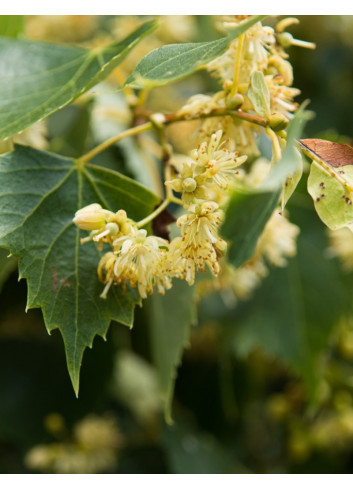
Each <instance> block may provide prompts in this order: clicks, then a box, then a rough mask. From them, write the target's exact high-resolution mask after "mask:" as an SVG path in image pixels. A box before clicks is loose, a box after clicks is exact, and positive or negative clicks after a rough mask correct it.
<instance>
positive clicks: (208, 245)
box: [74, 17, 314, 298]
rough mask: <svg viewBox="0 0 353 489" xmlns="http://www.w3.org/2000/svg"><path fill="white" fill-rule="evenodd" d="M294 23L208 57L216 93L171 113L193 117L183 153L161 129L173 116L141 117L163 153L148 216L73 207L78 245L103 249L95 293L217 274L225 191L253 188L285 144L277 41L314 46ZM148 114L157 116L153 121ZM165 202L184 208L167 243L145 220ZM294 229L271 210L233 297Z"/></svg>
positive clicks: (290, 242) (286, 95) (249, 34)
mask: <svg viewBox="0 0 353 489" xmlns="http://www.w3.org/2000/svg"><path fill="white" fill-rule="evenodd" d="M243 20H244V17H234V18H232V19H226V20H225V22H224V23H223V27H224V28H226V29H229V28H234V26H236V25H237V24H238V23H239V22H242V21H243ZM297 22H298V21H297V19H294V18H289V19H283V20H281V21H280V22H279V23H277V25H276V27H275V29H274V28H272V27H268V26H263V25H262V23H261V22H257V23H256V24H254V25H253V26H252V27H250V28H249V29H248V30H247V31H245V32H244V33H243V34H241V35H240V36H238V37H237V38H236V39H235V40H234V41H232V42H231V44H230V46H229V48H228V50H227V51H226V52H225V53H224V54H223V55H222V56H220V57H218V58H216V59H215V60H213V61H212V62H210V63H209V64H208V66H207V69H208V70H209V71H210V72H211V74H213V75H214V76H216V77H218V79H219V80H220V83H221V84H222V90H221V91H218V92H217V93H216V94H214V95H213V96H209V95H205V94H197V95H194V96H193V97H192V98H191V99H189V100H188V101H187V102H186V104H185V105H184V106H183V107H182V108H181V109H180V110H179V111H178V112H177V113H176V114H174V117H175V121H179V120H189V119H198V118H199V119H200V120H201V121H202V122H201V124H200V126H199V128H198V130H197V131H196V132H195V133H194V135H195V134H196V138H197V142H198V143H199V144H198V146H197V147H196V148H195V149H193V150H192V151H190V153H189V154H188V155H185V156H182V155H173V154H171V151H170V147H169V144H168V143H167V140H166V137H167V136H166V134H165V133H164V130H165V128H166V125H167V123H168V121H169V122H170V121H172V122H173V117H172V118H169V119H167V118H166V117H165V116H164V115H163V114H153V116H151V115H149V116H148V117H149V123H146V124H145V126H147V127H148V125H149V124H152V125H153V128H154V130H155V131H156V135H157V136H158V137H159V139H160V146H161V148H159V149H160V150H161V151H160V153H161V154H162V153H163V154H164V155H165V158H164V163H165V181H164V186H165V194H166V197H165V200H164V201H163V202H162V203H161V205H160V206H159V207H158V208H157V209H156V210H154V211H153V212H152V214H151V215H150V216H147V217H146V218H145V219H143V220H142V221H140V222H135V221H133V220H132V219H131V218H129V217H128V216H127V214H126V212H125V211H124V210H123V209H121V210H118V211H117V212H116V213H114V212H112V211H109V210H106V209H103V208H102V207H101V206H100V205H99V204H97V203H95V204H91V205H89V206H87V207H84V208H83V209H80V210H78V211H77V213H76V215H75V218H74V223H75V224H76V225H77V226H78V227H79V228H81V229H83V230H86V231H90V235H89V236H87V237H86V238H83V239H82V242H83V243H84V242H87V241H94V242H96V243H98V245H99V248H100V249H102V248H103V245H108V246H110V248H111V250H110V251H107V252H106V253H105V254H104V255H103V256H102V258H101V260H100V263H99V265H98V277H99V279H100V280H101V281H102V282H103V283H104V284H105V288H104V290H103V293H102V295H101V296H102V297H103V298H106V297H107V294H108V291H109V289H110V287H111V286H112V285H113V284H114V285H121V286H122V287H123V288H126V286H127V285H129V286H131V287H133V288H137V289H138V292H139V294H140V296H141V298H146V297H147V296H148V294H152V293H153V292H154V290H155V289H157V290H158V292H159V293H161V294H164V293H165V291H166V290H167V289H169V288H170V287H171V286H172V281H173V279H174V278H179V279H183V280H186V282H187V283H188V284H189V285H192V284H193V283H194V282H195V276H196V273H197V272H198V271H206V270H207V269H208V270H209V271H210V272H211V273H212V274H213V275H214V276H217V275H219V274H220V270H221V267H220V259H221V257H222V254H223V253H224V251H225V250H226V248H227V243H226V242H225V241H224V240H223V239H222V238H221V237H220V235H219V228H220V225H221V223H222V220H223V211H222V209H221V207H222V206H223V205H224V204H226V203H227V199H228V193H229V192H228V190H229V189H230V187H231V186H233V185H235V184H236V183H237V182H240V184H242V185H245V186H248V187H250V188H253V187H256V186H257V184H258V183H259V182H260V181H262V180H263V178H264V175H265V174H266V172H267V171H268V170H269V169H270V168H271V167H272V166H273V165H274V164H276V162H277V161H278V160H279V159H280V158H281V151H282V149H283V148H284V147H285V144H286V132H285V128H286V126H287V124H288V122H289V119H291V118H292V116H293V113H294V112H295V111H296V109H297V104H296V103H295V102H294V101H293V99H294V97H295V96H296V95H298V93H299V90H297V89H296V88H294V87H292V86H291V85H292V83H293V73H292V67H291V65H290V63H289V61H288V59H287V58H288V55H287V54H286V52H285V48H286V47H288V46H290V45H298V46H304V47H309V48H312V47H314V45H312V44H311V43H306V42H303V41H298V40H296V39H294V38H293V37H292V36H291V35H290V34H289V33H287V32H285V29H286V28H287V27H288V26H290V25H291V24H293V23H297ZM157 115H158V116H161V117H158V121H157V117H156V116H157ZM141 127H143V125H142V126H141ZM150 127H151V126H150ZM140 132H142V131H140ZM261 132H265V134H266V135H267V136H268V137H269V138H270V140H271V143H272V162H271V163H270V162H268V164H267V163H266V164H265V166H263V165H261V164H259V165H257V164H256V161H255V162H252V166H251V167H250V170H249V169H246V170H245V169H244V165H243V164H244V163H245V161H247V159H248V158H249V159H252V158H251V157H253V156H254V155H255V156H256V155H258V154H259V151H258V148H257V139H258V136H259V134H260V133H261ZM161 134H162V136H161ZM190 136H191V135H190ZM191 137H192V136H191ZM191 137H190V139H191ZM260 163H261V162H260ZM255 170H256V171H255ZM256 175H257V176H256ZM174 193H176V194H177V195H178V196H176V195H175V194H174ZM170 203H176V204H178V205H180V206H181V207H182V208H183V210H184V214H183V215H181V216H180V217H179V218H178V219H177V221H176V225H177V227H178V228H179V230H180V235H179V236H177V237H174V239H172V240H171V241H169V240H167V239H164V238H161V237H158V236H153V235H148V234H147V231H146V230H145V229H144V227H145V225H146V224H148V223H149V222H151V221H153V220H154V218H155V217H157V216H158V214H160V213H161V212H162V211H163V210H165V209H166V208H167V207H168V205H169V204H170ZM296 236H297V227H296V226H294V225H291V224H290V223H288V222H287V220H286V219H285V217H283V216H279V215H278V214H274V216H273V217H272V219H271V221H270V222H269V224H268V226H267V231H266V232H265V233H264V236H263V237H262V238H261V239H260V241H261V243H262V244H261V253H260V252H258V253H257V255H256V257H254V260H253V264H255V263H256V265H253V266H251V267H250V266H249V264H247V269H248V270H247V271H245V269H244V270H242V271H241V272H239V273H238V275H237V277H238V278H239V280H238V279H237V278H235V277H233V278H234V280H233V281H232V284H233V288H235V283H236V282H239V283H240V285H239V287H238V289H239V290H240V289H244V291H245V292H244V291H243V292H241V293H240V294H239V295H243V296H245V295H246V291H247V290H250V289H251V288H253V286H252V285H249V284H254V283H257V282H259V281H260V279H262V278H263V276H264V275H265V274H266V272H267V267H266V266H265V263H266V262H268V263H271V264H274V265H276V266H283V265H284V264H285V263H286V258H287V257H289V256H292V255H293V254H294V253H295V238H296ZM260 255H261V256H260ZM228 275H232V276H233V275H234V274H228ZM241 277H243V278H242V279H241ZM242 283H244V284H245V286H244V287H243V286H242Z"/></svg>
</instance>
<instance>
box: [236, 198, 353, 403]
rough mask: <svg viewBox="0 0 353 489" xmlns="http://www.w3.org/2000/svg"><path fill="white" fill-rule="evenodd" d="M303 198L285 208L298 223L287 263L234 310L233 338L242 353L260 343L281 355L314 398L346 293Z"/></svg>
mask: <svg viewBox="0 0 353 489" xmlns="http://www.w3.org/2000/svg"><path fill="white" fill-rule="evenodd" d="M307 200H308V199H307V198H306V196H304V195H302V196H301V200H300V204H301V205H300V207H299V200H298V207H291V209H290V212H291V219H292V221H293V222H294V223H295V224H297V225H298V226H299V227H300V229H301V232H300V235H299V239H298V252H297V256H296V257H295V258H292V259H290V260H289V263H288V266H287V267H285V268H276V269H272V270H271V272H270V274H269V276H268V277H267V278H266V279H265V280H264V282H263V285H262V287H261V288H260V289H258V291H257V292H256V293H255V295H254V297H253V299H252V300H251V301H249V302H248V303H245V304H243V306H241V308H240V309H239V310H238V312H236V313H235V316H233V320H234V323H235V324H234V330H233V333H232V334H233V339H232V344H233V348H234V349H235V351H236V352H237V353H238V354H239V355H242V356H243V355H247V354H248V353H249V352H251V351H252V350H254V349H255V348H258V347H260V348H262V349H263V350H264V351H266V352H267V353H268V354H270V355H271V356H274V357H276V358H280V359H281V360H283V361H284V362H285V363H286V364H288V365H290V366H291V367H292V368H293V369H294V370H295V371H296V372H297V373H299V374H300V375H301V376H302V377H303V379H304V380H305V381H306V383H307V385H308V387H309V393H310V396H311V397H312V400H314V398H315V396H316V394H317V390H316V388H317V385H318V381H319V380H320V377H321V370H320V362H321V360H322V357H323V354H324V352H325V351H326V350H327V348H328V343H329V339H330V336H331V333H332V330H333V328H334V326H335V325H336V323H337V321H338V320H339V318H340V317H341V315H342V314H344V312H345V311H348V310H350V308H351V298H350V297H349V294H347V291H346V290H345V288H344V286H343V280H342V275H341V274H340V271H339V266H338V262H337V260H335V259H333V258H328V257H327V253H326V250H327V246H328V243H327V237H326V234H325V229H324V227H323V225H322V224H321V222H320V221H319V220H318V219H317V217H316V216H315V214H314V212H310V210H308V208H307V206H306V204H307ZM303 204H305V207H303ZM332 284H335V285H334V286H332ZM237 314H238V315H237Z"/></svg>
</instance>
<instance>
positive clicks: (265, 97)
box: [248, 71, 271, 118]
mask: <svg viewBox="0 0 353 489" xmlns="http://www.w3.org/2000/svg"><path fill="white" fill-rule="evenodd" d="M248 96H249V98H250V100H251V103H252V104H253V106H254V108H255V111H256V112H257V113H258V114H259V115H261V116H262V117H267V118H269V117H270V116H271V108H270V104H271V99H270V91H269V89H268V86H267V85H266V81H265V77H264V74H263V73H262V71H255V72H254V73H253V74H252V76H251V86H250V88H249V91H248Z"/></svg>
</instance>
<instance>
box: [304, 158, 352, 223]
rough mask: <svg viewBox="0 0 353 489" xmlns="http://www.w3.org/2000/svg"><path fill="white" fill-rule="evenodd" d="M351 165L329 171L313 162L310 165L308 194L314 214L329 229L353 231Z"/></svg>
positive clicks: (332, 168)
mask: <svg viewBox="0 0 353 489" xmlns="http://www.w3.org/2000/svg"><path fill="white" fill-rule="evenodd" d="M352 189H353V165H346V166H342V167H338V168H334V167H331V168H330V171H328V170H327V169H325V168H323V167H322V166H321V165H320V164H319V163H318V162H316V161H315V160H314V161H313V162H312V164H311V168H310V175H309V178H308V192H309V194H310V195H311V197H312V198H313V201H314V206H315V209H316V212H317V213H318V215H319V217H320V219H321V220H322V221H323V222H324V223H325V224H326V226H328V227H329V228H330V229H339V228H342V227H345V226H347V227H351V228H352V229H353V205H352Z"/></svg>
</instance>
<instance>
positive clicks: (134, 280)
mask: <svg viewBox="0 0 353 489" xmlns="http://www.w3.org/2000/svg"><path fill="white" fill-rule="evenodd" d="M168 245H169V243H168V241H167V240H165V239H162V238H159V237H157V236H147V231H146V230H145V229H139V230H137V231H134V232H133V233H132V234H130V235H128V236H122V237H120V238H118V239H116V240H115V241H114V243H113V246H114V248H115V250H116V252H117V253H118V255H117V257H116V259H115V261H114V267H113V274H112V278H113V281H114V282H115V283H125V282H127V281H129V282H130V285H131V286H132V287H136V286H137V288H138V291H139V293H140V296H141V297H142V298H144V299H145V298H146V297H147V294H152V292H153V287H154V286H157V288H158V291H159V292H160V293H164V290H165V289H169V288H170V287H171V282H170V280H169V278H168V277H167V276H166V274H165V267H164V262H165V258H166V250H167V248H168ZM118 249H119V251H118Z"/></svg>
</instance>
